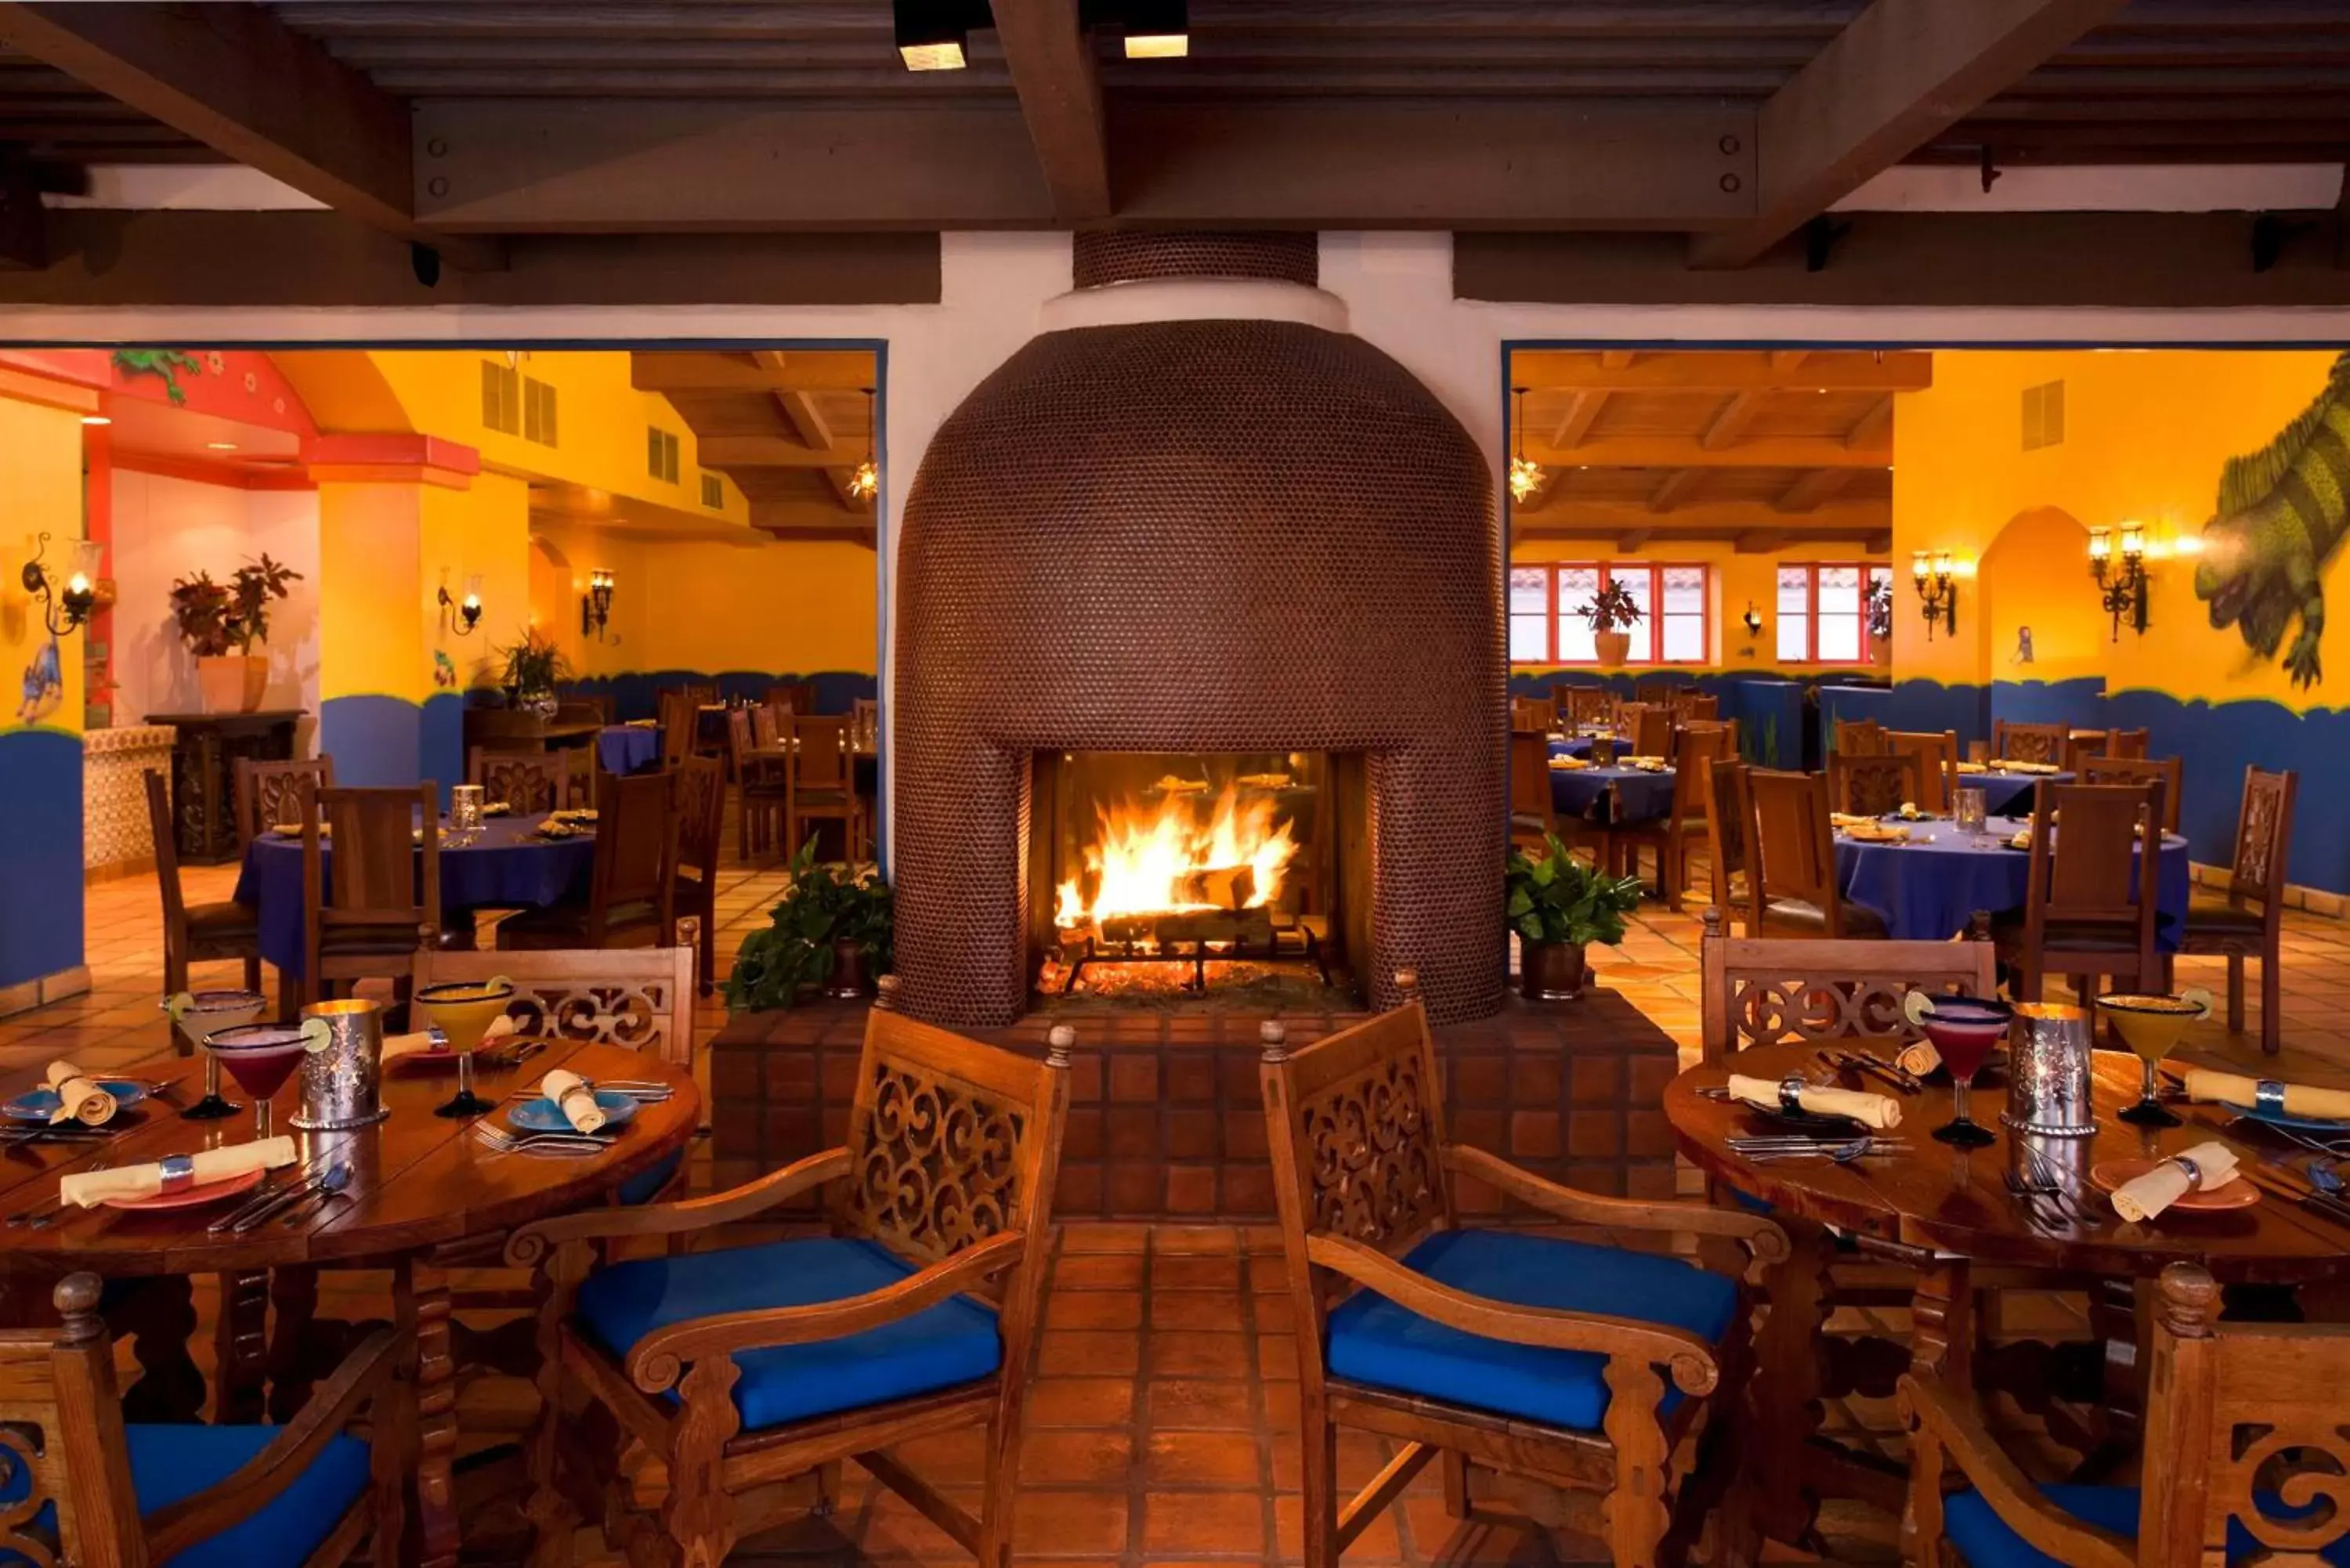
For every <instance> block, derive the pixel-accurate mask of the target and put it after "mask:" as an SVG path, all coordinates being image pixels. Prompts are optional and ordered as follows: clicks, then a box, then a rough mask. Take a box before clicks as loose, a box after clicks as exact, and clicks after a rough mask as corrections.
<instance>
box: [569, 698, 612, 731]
mask: <svg viewBox="0 0 2350 1568" xmlns="http://www.w3.org/2000/svg"><path fill="white" fill-rule="evenodd" d="M555 722H556V723H558V724H608V723H610V722H612V699H611V697H610V696H609V695H608V693H604V692H597V693H594V694H593V695H582V696H577V697H566V698H565V699H563V701H560V702H557V703H556V705H555Z"/></svg>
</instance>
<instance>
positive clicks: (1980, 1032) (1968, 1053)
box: [1902, 991, 2015, 1148]
mask: <svg viewBox="0 0 2350 1568" xmlns="http://www.w3.org/2000/svg"><path fill="white" fill-rule="evenodd" d="M1902 1011H1903V1012H1905V1013H1907V1014H1908V1018H1909V1022H1910V1023H1914V1024H1916V1025H1917V1026H1918V1028H1920V1029H1922V1030H1924V1031H1925V1032H1926V1038H1927V1039H1928V1040H1929V1041H1931V1042H1933V1045H1934V1049H1935V1050H1936V1051H1938V1052H1939V1053H1940V1054H1941V1057H1942V1064H1943V1065H1944V1066H1946V1067H1948V1068H1949V1069H1950V1109H1951V1111H1952V1113H1953V1114H1952V1116H1951V1117H1950V1120H1949V1121H1947V1122H1945V1123H1943V1124H1942V1125H1941V1126H1940V1127H1936V1128H1935V1129H1934V1137H1936V1138H1937V1139H1938V1140H1939V1141H1940V1142H1943V1143H1949V1144H1956V1145H1958V1146H1959V1147H1960V1148H1981V1147H1983V1146H1984V1145H1985V1144H1989V1143H1992V1142H1995V1141H1996V1137H1995V1136H1994V1135H1993V1134H1992V1132H1991V1129H1990V1128H1988V1127H1983V1126H1982V1125H1981V1124H1980V1123H1978V1122H1977V1121H1975V1120H1974V1118H1973V1117H1971V1116H1968V1115H1967V1091H1968V1090H1970V1089H1971V1088H1972V1087H1974V1081H1975V1075H1976V1074H1977V1073H1979V1072H1981V1070H1982V1064H1983V1063H1984V1062H1985V1061H1987V1060H1989V1058H1990V1056H1991V1047H1992V1046H1994V1045H1997V1044H1999V1043H2000V1042H2001V1041H2002V1040H2004V1039H2006V1038H2007V1026H2008V1024H2009V1023H2012V1021H2013V1020H2014V1018H2015V1009H2014V1008H2012V1007H2011V1006H2009V1005H2008V1004H2007V1003H2006V1002H1993V1001H1991V1000H1990V999H1988V998H1986V997H1980V996H1936V995H1934V994H1932V993H1931V992H1923V991H1913V992H1910V993H1909V995H1908V1000H1907V1001H1906V1002H1903V1004H1902Z"/></svg>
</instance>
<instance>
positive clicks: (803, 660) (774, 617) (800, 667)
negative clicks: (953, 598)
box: [634, 541, 877, 674]
mask: <svg viewBox="0 0 2350 1568" xmlns="http://www.w3.org/2000/svg"><path fill="white" fill-rule="evenodd" d="M646 556H647V559H646V564H645V565H646V571H647V573H648V576H649V578H650V581H649V586H648V593H647V597H649V598H650V601H651V605H652V612H651V614H650V617H649V621H648V624H647V625H646V628H645V630H646V636H647V640H648V643H649V644H650V648H649V652H650V660H651V661H650V662H647V661H646V660H645V659H639V660H637V661H636V662H635V664H634V668H636V669H639V670H703V671H707V672H709V673H712V674H716V673H719V672H721V671H723V670H774V671H787V672H793V673H802V674H806V673H813V672H814V671H816V670H862V671H865V672H867V673H868V674H870V673H871V672H872V671H873V670H874V655H875V649H876V643H875V638H876V635H877V634H876V629H875V616H876V614H877V610H876V597H875V595H876V577H875V571H874V556H873V552H872V551H870V550H867V549H863V548H860V547H859V546H858V545H847V544H816V543H807V542H801V541H793V542H779V543H774V544H767V545H757V546H754V547H753V548H750V549H736V548H733V547H732V546H730V545H713V544H694V545H683V544H671V543H668V542H663V543H661V544H660V545H656V546H654V547H653V548H651V549H650V550H648V551H647V552H646Z"/></svg>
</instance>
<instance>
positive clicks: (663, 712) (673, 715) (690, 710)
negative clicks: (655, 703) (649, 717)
mask: <svg viewBox="0 0 2350 1568" xmlns="http://www.w3.org/2000/svg"><path fill="white" fill-rule="evenodd" d="M701 724H702V709H701V706H700V705H699V704H697V703H696V702H695V701H694V700H693V699H692V698H691V697H690V696H688V695H687V694H686V693H684V692H682V691H664V692H662V693H661V694H660V737H661V766H663V767H665V768H673V767H675V766H677V764H678V763H681V762H683V761H685V759H686V758H688V757H690V756H691V755H693V745H694V736H695V733H696V732H697V731H698V730H699V729H700V727H701Z"/></svg>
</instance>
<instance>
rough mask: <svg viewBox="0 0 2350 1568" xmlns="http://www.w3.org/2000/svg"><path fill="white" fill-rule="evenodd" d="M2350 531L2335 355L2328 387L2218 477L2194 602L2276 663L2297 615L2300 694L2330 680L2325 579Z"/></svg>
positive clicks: (2290, 661) (2347, 432)
mask: <svg viewBox="0 0 2350 1568" xmlns="http://www.w3.org/2000/svg"><path fill="white" fill-rule="evenodd" d="M2345 523H2350V353H2345V354H2342V355H2340V356H2339V357H2337V358H2335V359H2334V369H2332V370H2331V371H2330V372H2328V373H2327V376H2326V378H2325V389H2324V391H2321V392H2320V393H2318V394H2317V399H2316V400H2315V401H2314V402H2313V403H2311V404H2310V405H2309V407H2307V408H2306V409H2303V410H2302V411H2301V412H2300V414H2298V415H2297V416H2295V417H2294V419H2293V422H2292V423H2291V424H2289V425H2287V426H2285V427H2284V429H2283V430H2282V431H2280V432H2278V435H2277V438H2276V440H2274V441H2271V442H2269V444H2268V445H2266V446H2265V447H2262V449H2261V450H2260V451H2258V452H2251V453H2248V454H2246V455H2245V456H2242V457H2231V458H2230V459H2229V460H2228V464H2227V466H2226V467H2225V468H2223V469H2221V470H2220V500H2219V510H2218V511H2217V512H2216V513H2215V514H2213V516H2212V518H2211V520H2210V522H2208V523H2206V524H2203V558H2202V559H2201V561H2200V562H2199V563H2198V564H2197V566H2196V567H2195V597H2197V598H2199V599H2202V600H2205V601H2206V602H2208V603H2209V604H2210V607H2211V624H2212V626H2214V627H2215V628H2224V627H2227V626H2229V625H2230V624H2232V625H2234V626H2235V627H2236V628H2237V630H2238V631H2239V632H2241V634H2242V636H2243V639H2244V643H2245V646H2246V647H2248V648H2250V649H2251V650H2252V651H2253V652H2254V653H2257V654H2259V655H2260V656H2261V657H2262V659H2273V658H2275V657H2276V650H2277V645H2278V644H2279V643H2281V642H2282V641H2283V640H2284V628H2285V626H2286V624H2287V623H2288V622H2290V621H2291V620H2292V619H2293V617H2294V616H2295V615H2296V614H2298V615H2299V616H2300V617H2301V634H2300V635H2299V636H2298V637H2296V638H2294V639H2293V647H2292V649H2290V650H2289V651H2287V652H2286V654H2285V656H2284V667H2285V669H2286V670H2287V671H2288V672H2289V673H2291V675H2292V676H2293V684H2294V685H2296V686H2314V685H2315V684H2316V683H2317V682H2318V681H2319V680H2323V679H2324V676H2323V674H2322V672H2321V671H2320V670H2318V667H2317V643H2318V639H2319V637H2320V635H2321V634H2322V633H2323V632H2324V629H2325V588H2324V584H2322V583H2321V582H2320V581H2319V580H2318V578H2319V576H2320V575H2321V574H2322V573H2323V572H2324V569H2325V563H2326V562H2327V561H2328V560H2330V559H2331V558H2332V557H2333V555H2334V550H2335V549H2336V548H2337V547H2338V546H2339V545H2341V543H2342V535H2343V533H2344V527H2345Z"/></svg>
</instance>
